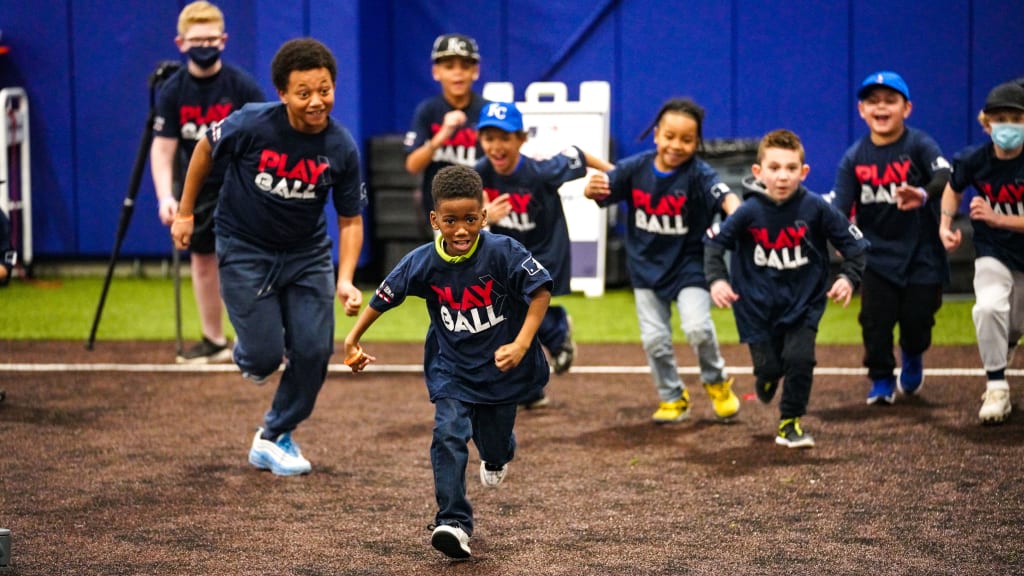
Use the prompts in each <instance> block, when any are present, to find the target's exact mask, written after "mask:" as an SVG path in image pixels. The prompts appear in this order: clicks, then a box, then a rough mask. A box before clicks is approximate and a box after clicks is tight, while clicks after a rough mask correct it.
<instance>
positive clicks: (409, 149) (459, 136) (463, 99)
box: [404, 34, 485, 222]
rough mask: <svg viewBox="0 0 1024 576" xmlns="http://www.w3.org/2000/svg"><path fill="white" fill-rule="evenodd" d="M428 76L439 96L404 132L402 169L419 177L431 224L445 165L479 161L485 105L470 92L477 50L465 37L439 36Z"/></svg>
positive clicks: (476, 69) (420, 110)
mask: <svg viewBox="0 0 1024 576" xmlns="http://www.w3.org/2000/svg"><path fill="white" fill-rule="evenodd" d="M430 59H431V60H432V61H433V65H432V67H431V73H432V74H433V77H434V80H436V81H437V82H438V84H440V85H441V93H440V94H437V95H436V96H431V97H430V98H427V99H426V100H423V101H422V102H420V103H419V105H418V106H417V107H416V111H415V113H414V114H413V119H412V126H411V127H410V128H409V131H408V132H406V133H405V142H404V143H405V169H406V171H407V172H409V173H410V174H422V175H423V177H422V180H421V182H422V184H421V185H420V193H421V195H422V197H421V200H422V210H423V214H424V215H425V217H426V220H427V221H428V222H429V219H430V211H431V210H433V209H434V199H433V196H432V195H431V193H430V188H431V183H432V182H433V180H434V175H436V174H437V172H438V170H440V169H441V168H444V167H445V166H452V165H456V164H458V165H461V166H473V165H474V164H476V162H477V160H478V159H479V158H480V155H481V150H480V145H479V143H478V142H477V131H476V121H477V118H479V117H480V111H481V110H482V109H483V107H484V102H485V100H484V99H483V97H482V96H480V94H478V93H477V92H476V91H475V90H473V83H474V82H476V80H477V79H478V78H479V77H480V49H479V48H478V47H477V44H476V40H474V39H472V38H470V37H469V36H466V35H464V34H442V35H441V36H438V37H437V39H435V40H434V46H433V48H432V49H431V51H430Z"/></svg>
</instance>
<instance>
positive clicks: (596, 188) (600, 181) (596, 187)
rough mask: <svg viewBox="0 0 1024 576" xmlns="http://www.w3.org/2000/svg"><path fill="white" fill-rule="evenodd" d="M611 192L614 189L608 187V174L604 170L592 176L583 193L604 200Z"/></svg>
mask: <svg viewBox="0 0 1024 576" xmlns="http://www.w3.org/2000/svg"><path fill="white" fill-rule="evenodd" d="M611 193H612V191H611V189H610V188H609V187H608V175H607V174H605V173H603V172H598V173H597V174H594V175H593V176H591V177H590V180H587V185H586V186H585V187H584V188H583V195H584V196H586V197H587V198H590V199H591V200H603V199H605V198H607V197H608V195H609V194H611Z"/></svg>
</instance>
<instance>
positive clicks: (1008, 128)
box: [992, 122, 1024, 151]
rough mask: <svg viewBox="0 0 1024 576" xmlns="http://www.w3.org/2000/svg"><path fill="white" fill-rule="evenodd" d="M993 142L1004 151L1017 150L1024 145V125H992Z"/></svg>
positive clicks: (1007, 123) (1004, 123) (1002, 123)
mask: <svg viewBox="0 0 1024 576" xmlns="http://www.w3.org/2000/svg"><path fill="white" fill-rule="evenodd" d="M992 142H994V143H995V145H996V146H999V148H1001V149H1002V150H1007V151H1009V150H1015V149H1017V148H1019V147H1020V145H1021V144H1024V124H1013V123H1010V122H1001V123H998V124H992Z"/></svg>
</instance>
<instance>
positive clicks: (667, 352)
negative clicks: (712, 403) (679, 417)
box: [633, 286, 729, 402]
mask: <svg viewBox="0 0 1024 576" xmlns="http://www.w3.org/2000/svg"><path fill="white" fill-rule="evenodd" d="M633 296H634V298H635V300H636V316H637V319H638V320H639V321H640V340H641V341H642V342H643V345H644V353H646V354H647V364H648V365H649V366H650V367H651V375H652V376H653V377H654V387H655V389H656V390H657V391H658V396H659V397H661V400H662V401H663V402H674V401H676V400H679V399H680V398H681V397H682V395H683V389H684V385H683V381H682V379H681V378H680V377H679V368H678V366H677V364H676V355H675V348H673V346H672V302H671V301H668V300H662V299H661V298H659V297H658V296H657V295H656V294H655V293H654V291H653V290H648V289H643V288H636V289H634V290H633ZM676 306H677V307H678V308H679V319H680V327H681V328H682V329H683V334H684V335H685V336H686V340H687V341H688V342H689V343H690V346H691V347H692V348H693V351H694V353H696V355H697V363H698V364H699V365H700V378H701V381H702V382H706V383H716V382H721V381H723V380H726V379H728V377H729V376H728V375H727V374H726V372H725V360H724V359H723V358H722V354H721V353H720V352H719V350H718V337H717V335H716V334H715V324H714V322H712V321H711V294H710V293H709V292H708V291H707V290H706V289H704V288H698V287H695V286H694V287H690V288H683V289H682V290H680V292H679V294H678V295H677V296H676Z"/></svg>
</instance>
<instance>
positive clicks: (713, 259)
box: [704, 242, 740, 308]
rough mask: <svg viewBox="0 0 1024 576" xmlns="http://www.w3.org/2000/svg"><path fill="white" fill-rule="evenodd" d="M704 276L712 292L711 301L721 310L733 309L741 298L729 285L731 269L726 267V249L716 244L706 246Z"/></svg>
mask: <svg viewBox="0 0 1024 576" xmlns="http://www.w3.org/2000/svg"><path fill="white" fill-rule="evenodd" d="M704 276H705V277H706V278H707V281H708V287H709V289H710V291H711V301H712V302H714V303H715V306H718V307H719V308H731V307H732V303H733V302H735V301H737V300H739V299H740V296H739V294H737V293H736V292H733V289H732V284H730V283H729V269H728V268H726V266H725V248H724V247H723V246H720V245H718V244H716V243H714V242H706V243H705V244H704Z"/></svg>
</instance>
